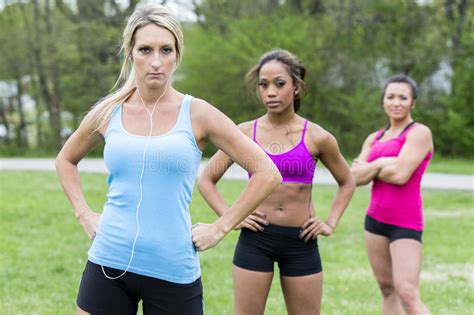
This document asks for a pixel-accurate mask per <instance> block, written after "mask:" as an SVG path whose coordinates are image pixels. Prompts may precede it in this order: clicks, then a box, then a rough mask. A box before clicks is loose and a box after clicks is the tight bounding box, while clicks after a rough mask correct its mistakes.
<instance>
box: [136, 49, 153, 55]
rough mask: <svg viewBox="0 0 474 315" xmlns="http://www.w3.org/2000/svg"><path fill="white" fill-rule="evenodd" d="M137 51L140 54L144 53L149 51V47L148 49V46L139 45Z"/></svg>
mask: <svg viewBox="0 0 474 315" xmlns="http://www.w3.org/2000/svg"><path fill="white" fill-rule="evenodd" d="M138 51H139V52H140V53H141V54H143V55H146V54H148V53H149V52H150V51H151V49H150V47H140V48H138Z"/></svg>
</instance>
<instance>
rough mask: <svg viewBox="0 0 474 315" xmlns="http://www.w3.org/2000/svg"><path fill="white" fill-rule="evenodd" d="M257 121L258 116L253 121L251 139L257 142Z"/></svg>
mask: <svg viewBox="0 0 474 315" xmlns="http://www.w3.org/2000/svg"><path fill="white" fill-rule="evenodd" d="M257 121H258V118H257V119H255V121H254V122H253V141H254V142H257Z"/></svg>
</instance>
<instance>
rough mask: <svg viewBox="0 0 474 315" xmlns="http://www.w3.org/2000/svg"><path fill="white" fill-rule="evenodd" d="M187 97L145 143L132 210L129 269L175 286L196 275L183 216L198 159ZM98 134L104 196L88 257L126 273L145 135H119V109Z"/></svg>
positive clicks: (122, 131) (196, 260)
mask: <svg viewBox="0 0 474 315" xmlns="http://www.w3.org/2000/svg"><path fill="white" fill-rule="evenodd" d="M191 99H192V97H191V96H189V95H186V96H185V97H184V99H183V101H182V103H181V107H180V111H179V115H178V119H177V122H176V124H175V126H174V127H173V128H172V129H171V130H170V131H169V132H167V133H165V134H163V135H158V136H151V138H150V140H149V144H148V148H147V150H146V151H147V152H146V156H145V169H144V172H143V178H142V201H141V204H140V207H139V208H138V221H139V234H138V238H137V242H136V245H135V250H134V256H133V260H132V262H131V264H130V267H129V269H128V271H130V272H133V273H137V274H140V275H145V276H149V277H154V278H158V279H162V280H166V281H170V282H175V283H180V284H186V283H191V282H193V281H195V280H197V279H198V278H199V277H200V274H201V271H200V267H199V258H198V255H197V253H196V250H195V249H194V244H193V242H192V240H191V219H190V215H189V204H190V202H191V195H192V192H193V188H194V182H195V178H196V175H197V170H198V167H199V163H200V161H201V155H202V152H201V151H200V150H199V148H198V146H197V143H196V139H195V138H194V134H193V131H192V128H191V118H190V105H191ZM104 137H105V147H104V160H105V164H106V165H107V168H108V170H109V177H108V185H109V189H108V194H107V198H108V199H107V202H106V203H105V205H104V209H103V213H102V217H101V219H100V223H99V227H98V230H97V234H96V236H95V238H94V242H93V243H92V246H91V248H90V249H89V253H88V255H89V260H90V261H91V262H93V263H96V264H99V265H103V266H106V267H111V268H116V269H121V270H125V269H126V268H127V265H128V263H129V260H130V257H131V255H132V244H133V241H134V239H135V234H136V231H137V223H136V212H137V205H138V203H139V201H140V174H141V172H142V165H143V163H142V159H143V152H144V149H145V145H146V141H147V138H148V137H147V136H139V135H133V134H130V133H128V132H127V131H126V130H125V128H124V127H123V124H122V106H121V105H118V106H117V108H116V109H115V110H114V112H113V114H112V116H111V119H110V122H109V126H108V128H107V130H106V132H105V135H104Z"/></svg>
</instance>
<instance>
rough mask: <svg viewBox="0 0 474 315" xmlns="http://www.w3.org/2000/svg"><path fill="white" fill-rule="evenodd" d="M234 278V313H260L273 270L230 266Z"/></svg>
mask: <svg viewBox="0 0 474 315" xmlns="http://www.w3.org/2000/svg"><path fill="white" fill-rule="evenodd" d="M232 275H233V279H234V314H236V315H241V314H245V315H253V314H255V315H261V314H263V312H264V310H265V304H266V302H267V297H268V292H269V291H270V287H271V284H272V279H273V272H259V271H252V270H246V269H243V268H240V267H237V266H235V265H234V266H233V267H232Z"/></svg>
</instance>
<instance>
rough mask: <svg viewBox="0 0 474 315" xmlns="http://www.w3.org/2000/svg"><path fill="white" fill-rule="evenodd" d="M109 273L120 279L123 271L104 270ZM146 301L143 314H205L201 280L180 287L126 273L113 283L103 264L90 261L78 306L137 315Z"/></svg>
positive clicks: (94, 311) (116, 314) (105, 313)
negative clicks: (140, 303)
mask: <svg viewBox="0 0 474 315" xmlns="http://www.w3.org/2000/svg"><path fill="white" fill-rule="evenodd" d="M104 270H105V272H106V274H107V275H108V276H110V277H116V276H118V275H120V274H122V273H123V270H118V269H113V268H109V267H104ZM140 300H142V301H143V314H153V315H155V314H157V315H158V314H160V315H161V314H163V315H164V314H167V315H176V314H183V315H195V314H198V315H201V314H203V313H204V310H203V306H204V304H203V295H202V284H201V279H198V280H196V281H195V282H192V283H190V284H177V283H173V282H168V281H164V280H160V279H156V278H152V277H147V276H142V275H138V274H136V273H132V272H126V273H125V274H124V275H123V276H122V277H120V278H118V279H115V280H110V279H108V278H106V277H105V276H104V274H103V273H102V268H101V266H100V265H97V264H94V263H92V262H90V261H88V262H87V265H86V267H85V269H84V272H83V274H82V280H81V284H80V287H79V293H78V295H77V306H79V307H80V308H81V309H82V310H84V311H86V312H89V313H92V314H93V315H99V314H100V315H108V314H110V315H119V314H124V315H125V314H127V315H128V314H136V313H137V309H138V302H139V301H140Z"/></svg>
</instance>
